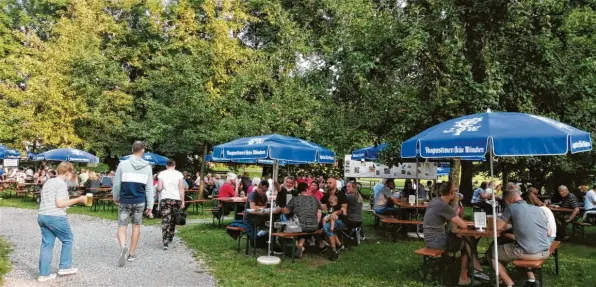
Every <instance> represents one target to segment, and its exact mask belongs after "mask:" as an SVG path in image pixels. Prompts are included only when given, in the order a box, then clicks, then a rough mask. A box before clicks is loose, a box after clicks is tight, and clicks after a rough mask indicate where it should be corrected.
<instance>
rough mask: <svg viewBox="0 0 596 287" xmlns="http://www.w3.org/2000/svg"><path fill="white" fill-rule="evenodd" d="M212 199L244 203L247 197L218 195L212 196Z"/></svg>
mask: <svg viewBox="0 0 596 287" xmlns="http://www.w3.org/2000/svg"><path fill="white" fill-rule="evenodd" d="M214 200H217V201H220V202H227V203H246V200H247V197H239V196H235V197H218V198H214Z"/></svg>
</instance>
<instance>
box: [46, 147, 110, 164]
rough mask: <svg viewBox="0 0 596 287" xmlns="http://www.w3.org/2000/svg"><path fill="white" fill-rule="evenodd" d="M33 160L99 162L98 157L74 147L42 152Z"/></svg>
mask: <svg viewBox="0 0 596 287" xmlns="http://www.w3.org/2000/svg"><path fill="white" fill-rule="evenodd" d="M35 160H47V161H70V162H84V163H99V158H97V157H96V156H94V155H92V154H90V153H88V152H86V151H82V150H79V149H74V148H59V149H53V150H49V151H46V152H42V153H40V154H38V155H37V156H36V157H35Z"/></svg>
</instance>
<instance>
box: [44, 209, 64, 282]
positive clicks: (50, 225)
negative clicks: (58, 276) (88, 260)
mask: <svg viewBox="0 0 596 287" xmlns="http://www.w3.org/2000/svg"><path fill="white" fill-rule="evenodd" d="M37 223H38V224H39V228H41V251H40V253H39V275H40V276H48V275H50V273H51V271H52V256H53V251H54V242H55V241H56V237H58V239H60V241H61V242H62V252H61V253H60V269H68V268H71V267H72V242H73V236H72V231H71V230H70V223H69V222H68V218H67V217H66V216H51V215H38V216H37Z"/></svg>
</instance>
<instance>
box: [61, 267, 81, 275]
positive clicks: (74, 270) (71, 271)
mask: <svg viewBox="0 0 596 287" xmlns="http://www.w3.org/2000/svg"><path fill="white" fill-rule="evenodd" d="M77 272H79V269H77V268H67V269H60V270H58V275H60V276H64V275H72V274H76V273H77Z"/></svg>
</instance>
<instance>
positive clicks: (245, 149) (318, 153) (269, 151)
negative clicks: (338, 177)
mask: <svg viewBox="0 0 596 287" xmlns="http://www.w3.org/2000/svg"><path fill="white" fill-rule="evenodd" d="M213 156H214V157H215V158H216V159H222V160H230V161H236V160H273V180H274V181H277V174H278V171H279V162H280V161H284V160H285V161H291V162H294V163H324V164H333V163H335V153H334V152H332V151H331V150H329V149H326V148H324V147H322V146H320V145H317V144H315V143H312V142H309V141H306V140H303V139H299V138H293V137H288V136H282V135H278V134H271V135H265V136H256V137H248V138H241V139H237V140H234V141H231V142H229V143H225V144H221V145H218V146H215V147H214V148H213ZM272 206H273V202H272ZM269 222H273V208H271V212H270V214H269ZM272 227H273V224H270V225H269V250H268V253H267V255H269V254H271V229H272ZM257 261H258V262H259V263H262V264H278V263H279V262H280V259H279V258H277V257H275V256H262V257H259V258H258V259H257Z"/></svg>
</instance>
